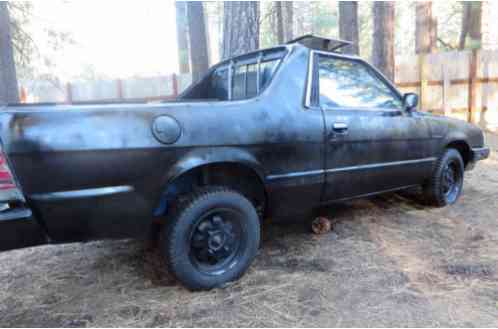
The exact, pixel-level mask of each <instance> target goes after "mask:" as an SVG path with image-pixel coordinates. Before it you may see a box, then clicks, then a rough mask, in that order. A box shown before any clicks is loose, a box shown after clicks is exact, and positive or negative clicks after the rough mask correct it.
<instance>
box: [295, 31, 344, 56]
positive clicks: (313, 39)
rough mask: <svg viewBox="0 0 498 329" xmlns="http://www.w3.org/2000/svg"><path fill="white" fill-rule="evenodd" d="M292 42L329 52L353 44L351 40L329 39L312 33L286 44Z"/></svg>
mask: <svg viewBox="0 0 498 329" xmlns="http://www.w3.org/2000/svg"><path fill="white" fill-rule="evenodd" d="M292 43H299V44H301V45H303V46H305V47H307V48H310V49H315V50H323V51H330V52H338V50H339V49H340V48H342V47H345V46H349V45H352V44H353V43H352V42H349V41H345V40H339V39H329V38H324V37H319V36H315V35H312V34H306V35H303V36H301V37H299V38H296V39H293V40H291V41H289V42H287V44H292Z"/></svg>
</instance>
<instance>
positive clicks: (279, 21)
mask: <svg viewBox="0 0 498 329" xmlns="http://www.w3.org/2000/svg"><path fill="white" fill-rule="evenodd" d="M283 16H284V15H283V12H282V1H275V23H276V25H277V43H278V44H279V45H281V44H283V43H284V17H283Z"/></svg>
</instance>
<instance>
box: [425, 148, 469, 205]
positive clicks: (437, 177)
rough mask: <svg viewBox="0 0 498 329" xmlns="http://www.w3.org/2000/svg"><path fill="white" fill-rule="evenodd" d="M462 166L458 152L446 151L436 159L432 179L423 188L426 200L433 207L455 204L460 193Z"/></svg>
mask: <svg viewBox="0 0 498 329" xmlns="http://www.w3.org/2000/svg"><path fill="white" fill-rule="evenodd" d="M463 173H464V164H463V160H462V156H461V155H460V152H458V151H457V150H455V149H452V148H450V149H447V150H446V152H445V153H444V154H443V155H442V156H441V157H440V158H439V159H438V161H437V163H436V166H435V168H434V170H433V173H432V177H431V178H430V180H429V181H428V182H427V184H426V185H425V186H424V195H425V198H426V200H427V201H428V202H429V203H430V204H431V205H434V206H437V207H444V206H446V205H450V204H453V203H455V202H456V201H457V200H458V198H459V197H460V194H461V192H462V187H463Z"/></svg>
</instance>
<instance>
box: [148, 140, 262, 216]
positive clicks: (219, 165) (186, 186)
mask: <svg viewBox="0 0 498 329" xmlns="http://www.w3.org/2000/svg"><path fill="white" fill-rule="evenodd" d="M264 182H265V176H264V171H263V168H262V166H261V164H260V163H259V162H258V161H257V160H256V158H255V157H254V156H253V155H252V154H251V153H249V152H248V151H247V150H244V149H240V148H233V147H223V148H220V149H213V148H210V149H198V150H192V151H191V152H188V153H187V154H185V155H184V156H183V157H182V158H180V159H179V160H178V161H177V162H176V163H175V165H174V166H172V167H171V168H170V170H168V172H167V173H166V175H165V177H164V179H163V181H162V182H161V184H162V185H161V186H163V192H162V194H161V196H160V199H159V202H158V206H157V208H156V210H155V212H154V215H156V216H160V215H164V214H166V213H167V211H168V208H169V205H170V203H171V202H172V201H173V200H174V199H175V198H176V197H177V196H178V195H181V194H185V193H188V192H191V191H192V190H193V189H194V188H195V187H197V186H199V187H200V186H207V185H222V186H228V187H231V188H233V189H236V190H239V191H240V192H241V193H243V194H244V195H245V196H246V197H248V198H250V199H251V201H252V202H253V203H255V205H256V206H260V207H262V209H263V210H264V209H266V207H267V202H268V201H267V200H268V197H267V190H266V186H265V183H264ZM258 210H259V209H258Z"/></svg>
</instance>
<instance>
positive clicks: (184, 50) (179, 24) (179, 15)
mask: <svg viewBox="0 0 498 329" xmlns="http://www.w3.org/2000/svg"><path fill="white" fill-rule="evenodd" d="M175 6H176V40H177V43H178V68H179V69H180V73H188V72H190V59H189V47H188V25H187V24H188V19H187V6H186V2H181V1H177V2H175Z"/></svg>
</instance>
